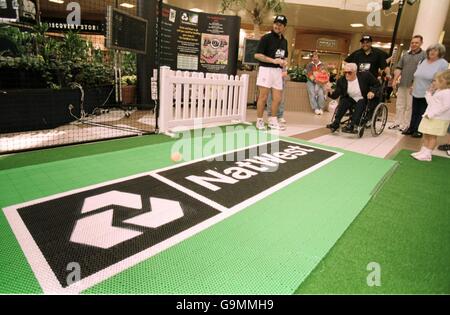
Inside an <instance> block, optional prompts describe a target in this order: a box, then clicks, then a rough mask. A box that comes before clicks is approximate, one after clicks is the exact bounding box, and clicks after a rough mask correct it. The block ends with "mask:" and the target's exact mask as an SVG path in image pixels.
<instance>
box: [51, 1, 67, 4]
mask: <svg viewBox="0 0 450 315" xmlns="http://www.w3.org/2000/svg"><path fill="white" fill-rule="evenodd" d="M48 1H50V2H53V3H57V4H63V3H64V0H48Z"/></svg>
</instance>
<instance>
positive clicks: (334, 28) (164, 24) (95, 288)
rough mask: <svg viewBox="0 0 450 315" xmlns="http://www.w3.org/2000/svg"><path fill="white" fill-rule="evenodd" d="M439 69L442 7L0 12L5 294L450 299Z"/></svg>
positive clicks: (223, 4) (65, 5)
mask: <svg viewBox="0 0 450 315" xmlns="http://www.w3.org/2000/svg"><path fill="white" fill-rule="evenodd" d="M279 16H283V17H284V18H285V19H286V20H287V24H284V25H282V24H283V23H281V24H280V23H278V24H280V25H282V26H283V27H282V33H283V36H282V37H280V38H281V39H282V40H283V38H284V39H285V40H286V41H287V51H288V55H287V57H286V58H285V61H286V65H285V67H284V68H283V70H282V69H280V67H278V66H277V67H275V68H274V67H272V66H270V67H269V68H271V69H273V70H275V69H276V70H280V73H281V72H282V71H283V73H284V72H285V73H286V75H285V77H284V79H282V78H281V79H280V81H279V82H282V83H283V90H282V92H281V93H280V94H279V95H280V99H281V102H280V107H282V108H283V110H282V111H281V110H280V111H278V113H277V116H278V120H277V119H275V120H271V119H272V118H269V117H268V116H270V115H272V113H271V112H270V110H269V109H267V110H266V103H267V104H268V105H270V104H269V103H270V102H272V101H266V100H265V99H264V100H263V101H261V100H262V99H263V98H264V95H266V96H267V94H264V93H265V91H266V92H267V91H270V93H271V95H272V96H271V98H273V102H274V103H276V102H277V101H275V99H276V98H277V97H276V96H277V95H278V93H277V91H280V90H279V89H278V88H275V86H271V87H269V86H267V87H265V86H264V84H262V83H261V82H266V81H261V76H262V74H261V73H262V69H263V68H264V67H265V66H264V64H263V63H264V62H263V61H262V60H267V59H264V58H268V60H275V58H274V56H275V54H274V55H273V56H269V57H264V56H263V57H258V54H262V52H261V49H262V48H261V47H262V46H263V44H262V43H263V41H262V40H261V39H262V38H269V37H270V36H272V34H277V33H276V32H275V31H274V30H275V29H277V28H276V26H275V25H278V24H277V23H275V22H276V21H277V18H278V17H279ZM274 19H275V20H274ZM274 21H275V22H274ZM279 27H281V26H279ZM416 35H420V36H421V37H422V40H421V42H420V45H421V49H422V51H420V50H417V51H415V50H414V49H413V46H412V44H411V42H412V40H414V38H416V39H417V37H415V36H416ZM367 36H369V37H370V41H369V40H367ZM273 38H275V37H273ZM277 38H278V37H277ZM365 39H366V40H365ZM369 44H370V45H371V47H372V48H371V49H372V50H371V52H369V53H367V54H366V55H365V56H369V55H370V54H372V56H373V55H374V54H375V52H377V54H380V56H381V55H382V56H386V58H381V57H380V58H381V59H383V62H382V64H384V65H386V67H384V66H383V67H381V66H380V67H379V69H377V75H376V76H372V75H370V77H372V78H373V80H374V81H373V82H376V83H370V84H371V85H370V87H368V91H374V93H372V92H369V94H370V93H372V94H373V95H374V96H373V97H374V98H375V100H376V101H377V102H376V104H374V106H373V108H372V107H371V106H370V105H367V104H369V103H370V100H371V99H372V97H369V96H367V97H366V95H365V94H364V93H363V92H362V91H363V90H364V89H363V85H365V84H366V83H365V82H363V81H364V80H363V79H361V77H360V75H361V76H362V74H360V73H358V74H356V72H357V71H356V70H358V68H355V70H354V74H355V76H356V77H355V78H357V81H359V85H358V87H357V89H358V91H359V92H360V96H361V97H360V98H359V101H361V99H362V100H365V101H367V102H368V103H367V104H366V103H365V104H364V106H366V107H364V110H362V114H361V115H362V116H360V117H359V119H360V123H359V124H358V123H357V122H355V117H356V116H355V115H357V114H355V113H356V112H358V111H357V106H358V104H359V103H357V102H359V101H358V100H357V99H356V98H355V97H356V96H355V97H353V94H352V93H354V91H350V85H349V86H348V92H347V91H343V92H342V91H341V90H340V87H341V84H342V82H345V84H346V86H347V84H348V82H349V81H350V79H349V77H348V76H347V75H351V73H352V72H351V70H349V69H351V68H349V64H353V63H356V64H357V65H355V66H357V67H360V63H359V61H349V58H350V56H353V53H354V52H363V46H364V45H369ZM274 45H275V44H274ZM276 45H279V44H278V42H277V44H276ZM252 49H253V50H252ZM276 49H278V51H279V50H280V49H282V47H281V46H277V47H275V49H274V52H275V50H276ZM283 51H284V50H283ZM374 51H375V52H374ZM433 52H436V54H437V55H438V57H437V59H438V61H437V62H436V64H437V63H439V62H440V63H441V64H444V66H443V67H442V66H441V68H440V70H436V69H437V68H436V67H435V68H433V69H434V70H433V71H434V72H433V76H432V77H430V78H429V80H428V79H427V80H428V81H429V82H428V81H427V83H426V84H427V86H426V88H425V87H424V94H425V89H426V90H428V92H426V93H427V94H426V96H424V95H422V96H420V97H419V96H418V94H415V93H419V92H417V91H418V89H419V88H418V83H417V82H421V80H424V79H423V77H421V76H420V73H419V72H420V71H419V70H417V69H420V67H422V66H423V65H425V66H428V63H430V64H433V62H434V61H430V59H431V58H432V57H430V56H431V55H433ZM277 53H278V52H277ZM362 54H363V53H362ZM416 54H417V55H418V54H423V56H424V57H422V59H420V60H419V59H417V61H416V63H415V65H414V70H411V66H409V68H408V69H409V72H411V73H410V74H407V71H406V69H407V67H408V66H407V65H406V63H407V62H409V63H411V60H412V58H415V57H414V56H416ZM263 55H264V54H263ZM266 56H268V55H266ZM258 58H263V59H258ZM271 58H274V59H271ZM276 58H278V57H276ZM315 58H319V59H320V62H321V67H322V68H320V69H321V70H314V72H313V71H310V70H308V69H310V68H309V67H311V65H313V66H314V67H318V65H317V60H316V59H315ZM361 58H362V57H361ZM408 58H409V59H408ZM427 59H428V60H427ZM448 61H450V0H439V1H436V0H408V1H404V0H392V1H390V0H388V1H384V0H333V1H329V0H284V1H262V0H237V1H227V0H208V1H204V0H164V1H158V0H74V1H69V0H19V1H17V0H0V209H1V211H0V239H1V241H0V249H1V250H0V252H2V255H1V257H0V263H1V265H2V267H1V270H2V272H1V273H0V294H32V295H34V294H95V295H97V294H131V295H134V294H150V295H167V294H175V295H178V294H181V295H190V294H193V295H220V294H229V295H235V294H236V295H240V294H241V295H255V294H265V295H272V294H273V295H292V294H298V295H299V294H303V295H304V294H306V295H308V294H444V295H448V294H450V264H449V263H448V262H449V260H450V245H449V244H450V243H449V242H448V240H450V228H449V222H450V212H449V211H448V210H449V209H450V182H449V176H448V175H445V174H449V171H450V163H449V158H450V128H449V129H448V132H449V133H448V134H447V133H446V132H441V131H442V130H441V129H443V126H446V127H445V128H448V122H449V120H450V116H449V115H450V108H449V104H450V99H449V98H448V96H449V94H448V93H447V94H445V91H448V89H449V88H450V79H448V78H449V75H448V70H447V77H445V75H446V74H445V73H446V72H445V70H446V68H445V66H446V67H447V68H448ZM430 67H431V68H432V66H430ZM314 69H318V68H314ZM322 69H323V72H324V73H325V74H326V75H327V79H326V81H327V82H326V84H319V83H317V82H316V81H315V80H318V79H316V78H317V76H318V74H317V72H316V71H322ZM378 70H379V71H378ZM416 70H417V72H416ZM308 71H309V72H308ZM424 71H425V70H424ZM430 71H431V70H430ZM349 73H350V74H349ZM417 73H419V74H417ZM422 74H423V73H422ZM407 75H409V76H411V79H410V82H411V83H405V84H404V85H402V84H403V83H401V82H403V81H401V80H406V79H404V77H406V76H407ZM427 75H429V74H428V73H427ZM445 78H447V79H445ZM397 79H398V80H397ZM277 80H278V79H277ZM445 80H447V87H446V88H444V87H441V88H439V87H438V88H435V87H434V86H435V85H436V84H439V83H436V82H441V81H442V82H444V81H445ZM396 81H397V82H396ZM277 82H278V81H277ZM352 82H353V81H352ZM371 82H372V81H371ZM261 84H262V85H261ZM424 84H425V83H424ZM442 84H444V83H442ZM407 85H408V86H407ZM311 86H312V91H311ZM345 88H347V87H345ZM410 88H411V95H412V96H410V95H409V93H410V91H409V89H410ZM430 89H432V91H431V90H430ZM446 89H447V90H446ZM275 90H276V91H275ZM318 91H322V92H323V93H322V94H320V93H319V92H318ZM333 91H334V92H335V93H337V92H336V91H340V94H339V95H338V96H337V97H332V92H333ZM404 91H406V92H405V94H401V93H403V92H404ZM430 91H431V92H430ZM440 91H444V92H442V95H444V96H441V98H440V99H439V102H441V103H439V104H438V103H435V102H432V101H431V98H432V97H435V99H437V98H436V95H437V94H438V93H439V92H440ZM329 92H330V93H329ZM314 93H315V94H314ZM342 93H343V94H342ZM433 93H434V94H433ZM369 94H368V95H369ZM321 95H322V96H321ZM402 95H403V96H402ZM406 95H408V96H406ZM445 96H446V97H447V98H445ZM321 97H322V98H323V101H322V104H320V105H317V104H319V103H320V101H319V99H320V98H321ZM347 98H348V99H352V101H353V103H354V104H356V105H354V106H356V107H353V109H352V110H351V111H350V112H349V113H343V118H342V122H337V126H336V128H334V127H333V126H334V125H333V124H334V123H335V122H336V116H339V108H342V107H343V105H342V104H343V99H347ZM368 98H369V100H368ZM421 100H423V102H425V106H428V107H425V108H423V111H422V112H421V113H419V114H418V111H419V109H418V108H419V107H420V106H421V105H420V106H419V105H417V104H419V102H420V101H421ZM427 102H428V105H427ZM436 102H437V101H436ZM313 103H317V104H316V105H313ZM353 103H352V104H353ZM403 103H405V104H406V105H402V104H403ZM431 104H432V105H431ZM436 104H437V105H436ZM261 105H262V107H264V115H263V122H265V123H268V125H267V126H264V128H263V130H261V128H259V127H258V124H259V122H260V116H261V115H260V113H261V112H262V110H261ZM416 105H417V106H416ZM405 106H406V108H409V114H408V110H406V111H405ZM432 106H441V107H439V111H440V113H441V114H440V115H441V116H439V117H441V118H439V119H438V118H436V119H434V120H436V121H437V120H439V126H438V127H439V128H440V129H439V130H440V131H439V132H437V133H438V134H434V133H433V132H436V131H435V130H436V128H438V127H436V126H437V123H436V122H433V124H434V125H433V126H434V127H433V128H435V129H432V128H431V127H429V126H428V129H427V126H426V124H425V123H424V121H425V120H427V123H429V121H433V119H432V117H431V116H429V115H430V114H429V113H431V107H432ZM267 107H269V106H267ZM420 110H422V109H420ZM444 112H445V113H447V116H446V117H445V114H442V113H444ZM344 114H345V115H344ZM408 115H409V117H407V118H404V117H406V116H408ZM422 115H423V116H422ZM427 115H428V116H427ZM411 117H412V118H411ZM415 117H418V119H419V120H418V123H417V125H418V126H416V130H413V127H412V126H413V125H414V124H415V123H413V121H414V119H415ZM442 117H444V118H442ZM274 121H275V123H274ZM405 121H407V122H406V123H405ZM405 124H407V125H405ZM419 124H420V126H419ZM263 125H264V123H263ZM341 125H342V126H341ZM408 125H409V128H408ZM429 125H431V123H429ZM274 126H275V127H274ZM349 128H350V129H351V130H350V132H347V131H348V129H349ZM353 128H354V129H353ZM417 128H418V129H417ZM430 128H431V129H430ZM346 130H347V131H346ZM430 139H431V140H430ZM432 139H435V142H436V143H434V142H432ZM430 143H432V144H433V145H432V148H430V147H429V145H430ZM428 151H429V152H430V153H429V155H427V154H428V153H427V152H428ZM414 154H416V155H414ZM418 157H419V158H418Z"/></svg>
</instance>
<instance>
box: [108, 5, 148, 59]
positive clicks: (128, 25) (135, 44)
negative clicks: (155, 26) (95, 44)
mask: <svg viewBox="0 0 450 315" xmlns="http://www.w3.org/2000/svg"><path fill="white" fill-rule="evenodd" d="M147 24H148V21H147V20H145V19H142V18H140V17H137V16H134V15H130V14H128V13H126V12H123V11H120V10H118V9H115V8H113V7H111V6H109V7H108V15H107V31H106V46H107V47H108V48H112V49H118V50H126V51H131V52H135V53H140V54H145V53H146V51H147Z"/></svg>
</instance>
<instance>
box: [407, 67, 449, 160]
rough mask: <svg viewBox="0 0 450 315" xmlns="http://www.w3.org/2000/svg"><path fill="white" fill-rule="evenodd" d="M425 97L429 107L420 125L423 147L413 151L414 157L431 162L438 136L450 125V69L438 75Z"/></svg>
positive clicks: (443, 133)
mask: <svg viewBox="0 0 450 315" xmlns="http://www.w3.org/2000/svg"><path fill="white" fill-rule="evenodd" d="M425 98H426V100H427V103H428V107H427V110H426V111H425V114H424V115H423V119H422V122H421V123H420V126H419V132H421V133H423V134H424V141H423V147H422V149H421V150H420V151H419V152H416V153H413V154H412V157H413V158H415V159H416V160H419V161H428V162H430V161H431V159H432V158H431V152H433V150H434V148H435V147H436V144H437V137H443V136H445V135H446V134H447V129H448V127H449V125H450V70H446V71H444V72H440V73H438V74H437V75H436V77H435V79H434V81H433V84H432V87H431V89H430V90H428V91H427V92H426V94H425Z"/></svg>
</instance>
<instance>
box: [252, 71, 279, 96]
mask: <svg viewBox="0 0 450 315" xmlns="http://www.w3.org/2000/svg"><path fill="white" fill-rule="evenodd" d="M256 85H257V86H260V87H265V88H268V89H275V90H279V91H282V90H283V71H282V69H281V68H270V67H259V72H258V79H257V80H256Z"/></svg>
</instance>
